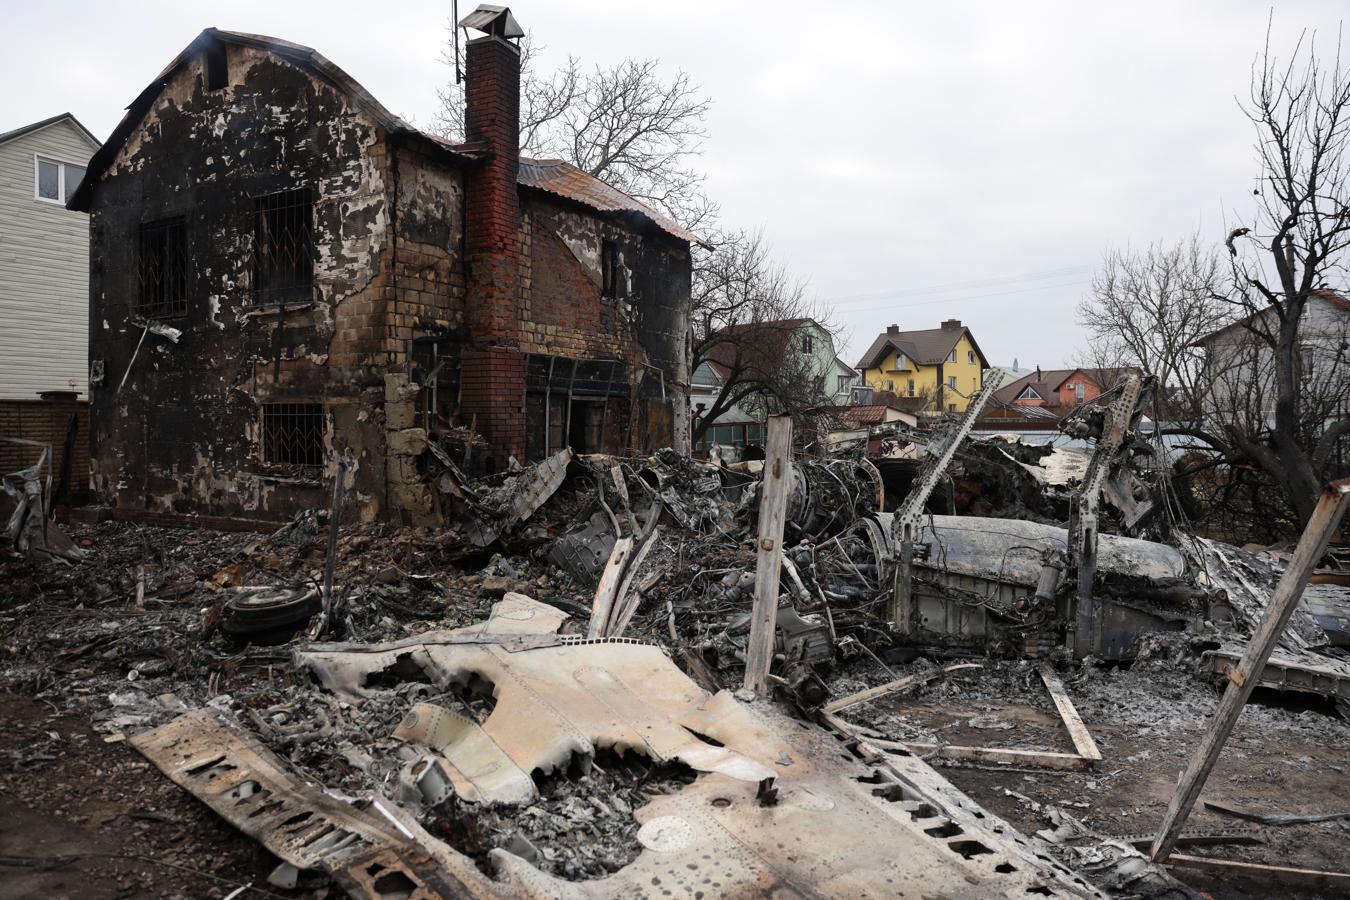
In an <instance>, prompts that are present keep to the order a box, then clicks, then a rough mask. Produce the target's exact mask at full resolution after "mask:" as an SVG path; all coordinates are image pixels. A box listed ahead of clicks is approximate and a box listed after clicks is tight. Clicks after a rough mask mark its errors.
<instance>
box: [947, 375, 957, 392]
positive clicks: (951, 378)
mask: <svg viewBox="0 0 1350 900" xmlns="http://www.w3.org/2000/svg"><path fill="white" fill-rule="evenodd" d="M947 387H949V388H951V389H952V390H956V376H955V375H948V376H947Z"/></svg>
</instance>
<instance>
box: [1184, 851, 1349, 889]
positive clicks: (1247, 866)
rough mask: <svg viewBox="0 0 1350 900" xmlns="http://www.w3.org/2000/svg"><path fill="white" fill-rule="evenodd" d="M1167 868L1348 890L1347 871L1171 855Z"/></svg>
mask: <svg viewBox="0 0 1350 900" xmlns="http://www.w3.org/2000/svg"><path fill="white" fill-rule="evenodd" d="M1167 865H1168V866H1173V867H1176V868H1184V869H1197V870H1199V871H1201V872H1212V873H1214V874H1216V875H1241V876H1244V877H1246V878H1259V879H1261V880H1263V881H1279V882H1282V883H1284V884H1297V885H1302V886H1304V887H1313V888H1329V889H1331V890H1336V891H1344V890H1346V889H1350V872H1325V871H1323V870H1321V869H1295V868H1292V867H1290V866H1267V865H1262V864H1261V863H1249V862H1238V861H1237V860H1232V859H1211V858H1209V857H1205V856H1189V855H1187V854H1185V853H1174V854H1172V855H1170V856H1168V857H1167Z"/></svg>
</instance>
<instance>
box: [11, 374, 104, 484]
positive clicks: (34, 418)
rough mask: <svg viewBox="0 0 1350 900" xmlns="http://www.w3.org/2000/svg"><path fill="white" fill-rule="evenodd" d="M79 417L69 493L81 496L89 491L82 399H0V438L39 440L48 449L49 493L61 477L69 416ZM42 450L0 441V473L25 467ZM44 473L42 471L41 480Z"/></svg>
mask: <svg viewBox="0 0 1350 900" xmlns="http://www.w3.org/2000/svg"><path fill="white" fill-rule="evenodd" d="M72 413H73V414H75V415H77V416H78V417H79V429H78V431H77V432H76V435H75V445H74V449H73V451H72V454H71V467H70V492H71V494H82V493H85V492H86V491H88V489H89V403H88V401H86V400H76V399H74V398H73V397H72V398H70V399H64V398H63V399H59V400H0V436H3V437H11V438H21V439H23V440H27V441H40V442H42V443H44V444H49V445H50V446H51V448H52V460H51V464H52V468H51V475H52V490H55V489H56V484H57V482H58V480H59V479H60V477H61V466H62V464H63V460H64V458H65V451H64V448H65V443H66V429H67V428H68V427H69V425H70V417H71V414H72ZM41 454H42V450H41V449H40V448H38V447H29V446H25V445H22V444H11V443H9V442H8V441H0V472H4V473H9V472H15V471H18V470H19V469H24V468H27V467H28V466H31V465H32V464H33V463H35V462H37V461H38V457H39V456H41ZM46 474H47V470H46V469H45V468H44V470H43V475H44V477H45V476H46Z"/></svg>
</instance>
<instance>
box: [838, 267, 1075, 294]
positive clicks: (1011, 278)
mask: <svg viewBox="0 0 1350 900" xmlns="http://www.w3.org/2000/svg"><path fill="white" fill-rule="evenodd" d="M1092 270H1093V267H1092V266H1068V267H1065V268H1061V269H1044V270H1042V271H1039V272H1027V273H1025V274H1022V275H1004V276H998V277H991V278H977V279H973V280H970V281H952V282H948V283H946V284H936V285H930V286H928V287H918V288H898V289H896V290H889V291H878V292H875V293H870V294H846V295H844V296H840V297H826V298H824V302H827V303H850V302H853V301H857V300H884V299H886V298H889V297H909V296H916V295H920V294H936V293H947V292H949V291H957V290H969V289H974V288H982V287H994V286H996V285H1000V284H1015V283H1017V282H1021V281H1041V280H1045V279H1055V278H1063V277H1066V276H1069V275H1081V274H1082V273H1084V272H1091V271H1092Z"/></svg>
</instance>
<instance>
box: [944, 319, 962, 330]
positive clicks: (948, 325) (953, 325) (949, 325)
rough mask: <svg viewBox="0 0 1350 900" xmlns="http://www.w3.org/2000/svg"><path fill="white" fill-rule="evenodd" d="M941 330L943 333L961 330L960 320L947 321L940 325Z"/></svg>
mask: <svg viewBox="0 0 1350 900" xmlns="http://www.w3.org/2000/svg"><path fill="white" fill-rule="evenodd" d="M942 330H943V331H960V330H961V320H960V319H947V320H946V321H945V322H943V323H942Z"/></svg>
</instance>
